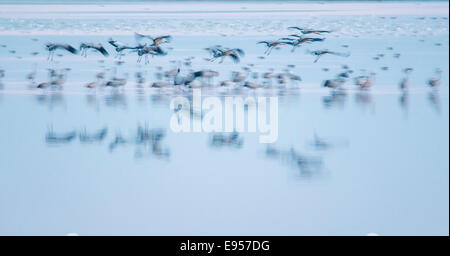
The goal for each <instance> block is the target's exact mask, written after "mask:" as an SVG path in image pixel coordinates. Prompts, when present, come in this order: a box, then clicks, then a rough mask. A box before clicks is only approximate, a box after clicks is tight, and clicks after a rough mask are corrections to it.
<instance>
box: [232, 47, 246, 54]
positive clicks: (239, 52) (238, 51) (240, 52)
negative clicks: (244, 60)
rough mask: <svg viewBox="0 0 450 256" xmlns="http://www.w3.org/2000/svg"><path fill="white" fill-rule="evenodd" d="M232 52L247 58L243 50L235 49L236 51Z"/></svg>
mask: <svg viewBox="0 0 450 256" xmlns="http://www.w3.org/2000/svg"><path fill="white" fill-rule="evenodd" d="M232 51H233V52H237V53H238V54H239V55H241V56H245V52H244V51H243V50H242V49H239V48H235V49H232Z"/></svg>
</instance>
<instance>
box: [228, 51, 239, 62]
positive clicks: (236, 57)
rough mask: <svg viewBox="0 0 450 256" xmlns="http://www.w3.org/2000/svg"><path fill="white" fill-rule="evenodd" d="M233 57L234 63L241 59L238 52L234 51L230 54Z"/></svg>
mask: <svg viewBox="0 0 450 256" xmlns="http://www.w3.org/2000/svg"><path fill="white" fill-rule="evenodd" d="M228 56H230V57H231V59H232V60H233V62H234V63H239V61H240V59H239V55H237V54H236V53H232V54H230V55H228Z"/></svg>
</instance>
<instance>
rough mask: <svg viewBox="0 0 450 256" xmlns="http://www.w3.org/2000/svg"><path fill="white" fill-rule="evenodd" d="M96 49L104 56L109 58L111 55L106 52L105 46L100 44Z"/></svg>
mask: <svg viewBox="0 0 450 256" xmlns="http://www.w3.org/2000/svg"><path fill="white" fill-rule="evenodd" d="M95 49H97V50H98V51H99V52H100V53H101V54H103V56H105V57H108V56H109V53H108V51H106V49H105V47H103V45H101V44H99V45H98V46H97V47H96V48H95Z"/></svg>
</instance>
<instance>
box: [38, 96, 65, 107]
mask: <svg viewBox="0 0 450 256" xmlns="http://www.w3.org/2000/svg"><path fill="white" fill-rule="evenodd" d="M36 101H37V102H38V103H39V104H41V105H44V106H48V108H49V109H50V110H52V109H53V108H54V107H56V106H63V107H65V106H66V100H65V98H64V95H63V93H61V92H54V93H49V94H47V93H42V94H37V95H36Z"/></svg>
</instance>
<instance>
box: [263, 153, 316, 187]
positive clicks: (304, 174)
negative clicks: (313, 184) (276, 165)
mask: <svg viewBox="0 0 450 256" xmlns="http://www.w3.org/2000/svg"><path fill="white" fill-rule="evenodd" d="M265 154H266V157H267V158H271V159H277V160H279V161H280V162H282V163H284V164H288V165H291V166H294V167H295V168H297V169H298V170H299V176H300V178H303V179H310V178H315V177H319V176H321V175H322V174H323V161H322V158H321V157H313V156H306V155H303V154H300V153H298V152H297V151H296V150H295V149H294V148H293V147H291V148H290V149H289V150H280V149H277V148H275V147H273V146H267V148H266V152H265Z"/></svg>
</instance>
